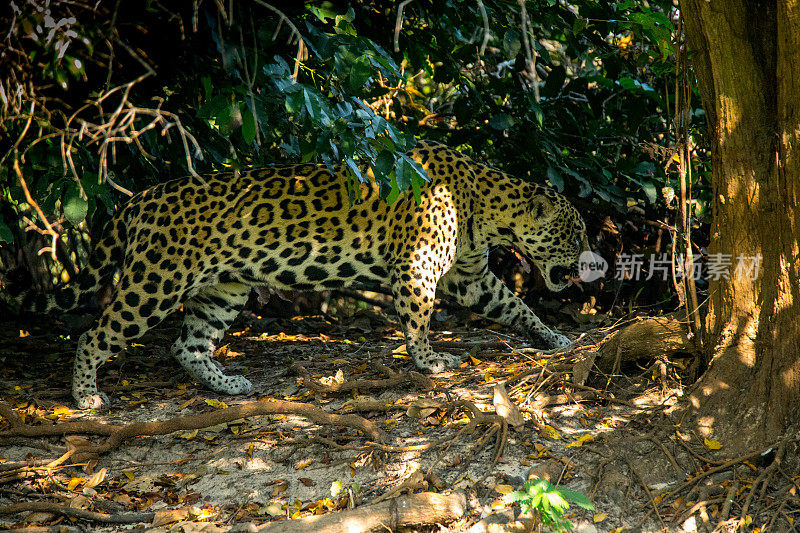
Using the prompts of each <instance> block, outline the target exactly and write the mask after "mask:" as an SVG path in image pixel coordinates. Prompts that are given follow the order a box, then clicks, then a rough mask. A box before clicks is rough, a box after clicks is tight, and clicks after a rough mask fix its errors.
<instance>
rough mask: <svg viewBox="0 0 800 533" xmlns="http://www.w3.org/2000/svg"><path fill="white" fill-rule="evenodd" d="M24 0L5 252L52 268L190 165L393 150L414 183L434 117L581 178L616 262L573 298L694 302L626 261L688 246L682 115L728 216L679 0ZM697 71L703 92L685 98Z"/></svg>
mask: <svg viewBox="0 0 800 533" xmlns="http://www.w3.org/2000/svg"><path fill="white" fill-rule="evenodd" d="M3 9H4V10H5V11H4V12H3V14H2V27H3V28H5V29H4V31H3V36H2V37H3V39H4V41H3V43H2V46H1V47H0V71H2V72H3V73H4V75H3V76H2V80H0V83H2V86H0V89H2V92H1V93H0V97H2V98H0V101H1V102H2V107H0V115H1V117H2V121H0V139H1V140H0V143H2V144H1V145H0V157H2V159H0V194H2V204H0V261H2V270H3V271H8V270H10V269H12V268H14V267H19V266H22V267H23V268H24V269H26V270H28V271H30V272H31V273H33V274H34V279H35V280H36V283H37V284H38V285H40V286H41V287H42V288H44V289H47V288H50V287H51V286H52V285H53V284H57V283H61V282H63V281H66V280H68V279H69V278H71V277H73V276H74V275H75V273H76V272H77V271H78V270H79V269H80V268H81V265H82V264H83V263H84V262H85V260H86V250H87V247H88V243H89V241H90V239H91V236H92V235H95V234H96V233H97V232H98V231H99V230H100V228H101V227H102V225H103V223H104V222H105V221H106V220H107V219H108V218H109V216H110V215H111V214H112V213H113V212H114V210H116V209H117V208H118V207H119V205H121V204H122V203H124V202H125V200H126V198H127V197H128V194H129V193H130V192H136V191H139V190H142V189H144V188H147V187H149V186H151V185H153V184H154V183H157V182H159V181H163V180H167V179H170V178H175V177H179V176H184V175H186V174H188V173H191V172H198V173H202V172H207V171H213V170H220V169H247V168H252V167H258V166H263V165H267V164H272V163H279V162H299V161H317V162H321V163H324V164H326V165H329V166H331V165H334V164H337V163H342V162H343V163H344V164H345V165H346V166H347V168H348V169H349V175H350V178H351V179H352V180H353V181H354V182H355V181H357V180H362V179H366V178H365V175H364V171H365V170H366V168H367V166H369V167H372V169H373V171H374V172H375V175H376V176H377V177H378V180H379V181H380V183H381V185H382V187H383V194H384V196H386V198H387V201H393V200H394V199H395V198H396V197H397V196H398V195H399V194H414V190H415V189H417V188H418V187H420V186H421V185H422V184H423V182H424V179H425V176H424V173H423V172H421V169H419V168H418V167H416V166H414V165H413V164H412V162H411V161H410V160H408V159H404V158H403V156H402V153H403V151H404V150H406V149H407V148H409V147H411V146H412V145H413V144H414V143H415V139H416V138H428V139H434V140H438V141H442V142H444V143H447V144H448V145H450V146H452V147H454V148H457V149H458V150H461V151H463V152H465V153H467V154H469V155H471V156H472V157H473V158H475V159H477V160H480V161H483V162H488V163H489V164H491V165H493V166H496V167H498V168H500V169H502V170H504V171H507V172H509V173H512V174H515V175H517V176H520V177H523V178H525V179H527V180H530V181H533V182H537V183H545V184H548V185H551V186H552V187H554V188H556V189H557V190H559V191H561V192H563V193H564V194H565V195H567V196H568V197H569V198H570V199H571V200H572V201H573V202H574V203H575V204H576V205H577V206H578V207H579V209H580V210H581V211H582V213H584V216H585V218H586V219H587V223H588V225H589V228H590V233H591V235H590V239H591V243H592V246H593V247H595V248H596V249H597V250H598V251H599V252H600V253H602V254H603V255H604V256H605V257H606V259H607V260H608V261H609V264H610V267H611V268H610V271H609V274H608V276H607V279H606V281H605V283H603V284H600V285H598V287H596V288H595V289H592V290H590V291H589V293H591V295H592V296H593V297H592V298H591V299H590V298H589V296H587V293H583V294H581V293H579V292H577V291H576V292H574V293H572V294H567V297H572V298H575V299H578V300H582V301H589V300H591V301H590V305H597V306H599V309H600V310H602V311H604V312H607V311H614V310H615V309H616V310H629V309H631V308H632V306H634V305H656V306H663V307H670V306H672V307H674V305H675V303H676V302H677V299H676V297H675V296H674V291H673V288H672V287H671V282H669V281H667V282H663V283H654V282H653V281H652V280H651V281H649V282H644V281H642V282H639V283H637V282H635V281H630V282H626V283H624V284H622V285H620V283H619V282H618V281H616V280H614V279H613V277H614V273H615V266H614V265H615V258H616V257H618V256H619V254H631V253H641V254H644V255H645V256H646V257H649V254H650V253H661V252H672V251H673V248H672V244H671V243H672V240H673V239H674V237H675V233H674V229H675V227H674V226H675V220H676V206H677V201H676V200H675V199H674V197H673V194H672V193H673V192H676V193H677V191H678V190H679V186H678V181H677V178H678V167H679V165H678V155H677V150H675V148H674V147H675V146H676V145H678V142H677V141H678V135H680V134H681V131H682V130H683V131H685V132H688V138H689V146H690V154H691V159H692V162H691V168H692V173H691V179H692V186H693V195H694V197H695V198H696V203H695V208H696V209H695V210H694V218H693V219H692V222H693V225H694V227H695V229H696V230H697V229H699V230H702V229H703V228H704V226H703V225H704V224H705V223H706V222H707V221H708V219H709V217H710V212H709V211H710V210H709V208H708V203H707V202H708V199H709V195H710V190H709V180H710V171H709V160H708V159H709V158H708V156H707V154H706V152H705V150H704V146H705V139H704V138H703V133H702V132H703V131H704V126H705V125H704V115H703V112H702V109H701V107H700V104H699V101H698V99H697V96H696V91H695V89H694V87H693V86H692V85H691V83H690V82H687V77H686V76H681V75H680V72H679V66H680V65H679V64H678V62H677V60H676V57H677V55H676V52H677V50H678V49H679V48H680V46H681V43H680V41H679V38H678V37H677V36H678V35H679V34H680V31H678V30H679V28H676V25H677V22H676V21H677V13H676V10H675V9H674V7H673V5H672V3H671V2H665V1H656V2H645V1H633V0H623V1H620V2H602V1H601V2H597V1H593V0H586V1H584V0H578V1H575V2H570V3H563V2H558V1H555V0H535V1H527V2H524V3H520V2H517V1H505V0H484V1H483V2H461V1H456V0H448V1H429V0H414V1H410V2H401V3H396V2H390V1H380V0H375V1H366V2H346V1H340V2H305V3H303V4H301V3H299V2H272V3H265V2H263V1H261V0H248V1H241V2H222V1H219V2H214V1H210V0H206V1H200V0H197V1H195V2H157V1H145V0H135V1H125V2H121V1H116V2H115V1H101V2H98V3H95V2H82V1H77V2H65V1H59V0H54V1H51V2H44V1H25V0H15V1H14V2H12V3H11V4H10V5H8V6H7V7H5V8H3ZM679 90H683V91H686V92H687V94H688V95H689V98H688V99H687V100H686V102H685V103H682V104H681V107H680V109H678V107H676V105H675V101H676V91H679ZM703 233H704V232H703V231H699V232H696V235H695V240H696V241H697V243H698V244H699V246H702V245H703V244H704V237H703ZM42 251H44V252H45V253H42ZM676 251H677V252H680V251H681V250H680V246H678V248H677V250H676ZM697 251H698V250H695V253H696V254H697ZM698 255H699V254H698ZM495 265H496V267H497V268H498V269H499V270H505V272H504V274H505V275H506V278H507V279H512V278H511V276H512V275H513V273H514V271H515V269H517V268H518V262H517V261H515V260H513V257H511V256H508V255H507V254H506V252H505V251H500V252H498V253H496V254H495ZM645 277H646V276H645ZM531 285H533V289H534V291H533V294H538V293H537V292H536V283H535V280H534V282H533V283H532V284H531ZM701 289H702V286H701ZM598 291H599V292H598ZM594 296H596V298H594Z"/></svg>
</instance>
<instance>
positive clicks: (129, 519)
mask: <svg viewBox="0 0 800 533" xmlns="http://www.w3.org/2000/svg"><path fill="white" fill-rule="evenodd" d="M27 511H32V512H37V513H54V514H60V515H62V516H70V517H73V518H80V519H82V520H89V521H91V522H102V523H104V524H136V523H138V522H150V521H152V520H153V517H154V516H155V515H156V514H155V513H123V514H106V513H98V512H95V511H87V510H86V509H74V508H72V507H70V506H69V505H61V504H58V503H52V502H22V503H12V504H9V505H3V506H0V516H2V515H12V514H18V513H24V512H27Z"/></svg>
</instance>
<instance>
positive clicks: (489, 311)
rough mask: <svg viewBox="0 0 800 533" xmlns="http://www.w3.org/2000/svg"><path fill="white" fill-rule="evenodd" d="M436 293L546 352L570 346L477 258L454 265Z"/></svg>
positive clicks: (564, 338) (565, 339)
mask: <svg viewBox="0 0 800 533" xmlns="http://www.w3.org/2000/svg"><path fill="white" fill-rule="evenodd" d="M439 290H440V292H442V293H443V294H445V295H447V296H450V297H452V298H454V299H455V300H456V301H457V302H458V303H459V304H461V305H463V306H465V307H467V308H469V309H470V310H472V311H473V312H475V313H477V314H479V315H481V316H483V317H486V318H488V319H490V320H493V321H495V322H497V323H498V324H503V325H505V326H509V327H513V328H515V329H517V330H518V331H519V332H520V333H522V334H524V335H526V336H528V337H530V338H532V339H536V340H541V341H542V343H543V344H544V347H546V348H561V347H562V346H566V345H568V344H569V343H570V342H571V341H570V340H569V339H568V338H567V337H565V336H564V335H562V334H561V333H559V332H558V331H556V330H552V329H550V328H548V327H547V326H545V325H544V324H543V323H542V321H541V320H539V317H538V316H536V314H535V313H534V312H533V311H531V309H530V307H528V306H527V305H526V304H525V302H523V301H522V299H521V298H519V297H518V296H517V295H515V294H514V293H513V292H511V291H510V290H509V289H508V287H506V286H505V285H503V283H502V282H501V281H500V280H499V279H498V278H497V276H495V275H494V274H492V272H490V271H489V267H488V265H487V264H486V263H485V261H483V260H482V258H481V257H476V258H474V261H473V262H466V263H462V264H456V265H455V266H454V267H453V268H451V269H450V271H449V272H447V273H446V274H445V275H444V276H443V277H442V279H441V281H439Z"/></svg>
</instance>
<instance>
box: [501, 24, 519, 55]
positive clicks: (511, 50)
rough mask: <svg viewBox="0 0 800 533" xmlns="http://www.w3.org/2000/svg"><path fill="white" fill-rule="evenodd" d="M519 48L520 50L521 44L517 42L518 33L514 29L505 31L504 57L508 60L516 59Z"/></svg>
mask: <svg viewBox="0 0 800 533" xmlns="http://www.w3.org/2000/svg"><path fill="white" fill-rule="evenodd" d="M520 48H522V44H521V43H520V40H519V32H518V31H517V30H514V29H510V30H508V31H506V34H505V35H504V36H503V52H504V53H505V55H506V57H507V58H509V59H513V58H515V57H517V54H518V53H519V50H520Z"/></svg>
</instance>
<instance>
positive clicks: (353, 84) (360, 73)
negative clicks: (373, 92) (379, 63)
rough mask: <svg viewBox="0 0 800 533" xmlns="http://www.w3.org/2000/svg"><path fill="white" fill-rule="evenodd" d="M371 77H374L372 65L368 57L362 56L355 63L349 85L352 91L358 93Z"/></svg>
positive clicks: (351, 70)
mask: <svg viewBox="0 0 800 533" xmlns="http://www.w3.org/2000/svg"><path fill="white" fill-rule="evenodd" d="M370 76H372V64H371V63H370V61H369V58H368V57H367V56H361V57H359V58H358V59H356V60H355V61H353V65H352V66H351V67H350V79H349V83H348V85H349V86H350V90H351V91H353V92H356V91H358V90H360V89H362V88H363V87H364V84H365V83H367V80H368V79H369V78H370Z"/></svg>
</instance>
